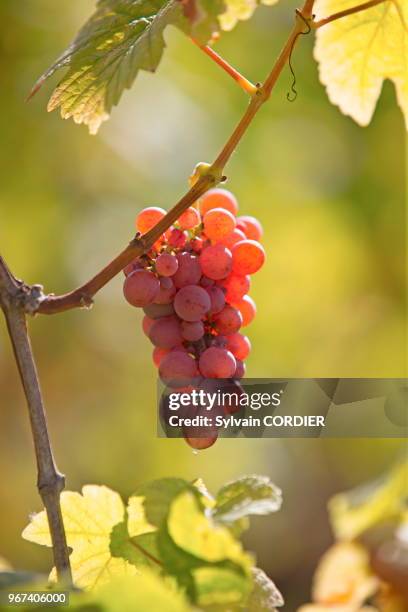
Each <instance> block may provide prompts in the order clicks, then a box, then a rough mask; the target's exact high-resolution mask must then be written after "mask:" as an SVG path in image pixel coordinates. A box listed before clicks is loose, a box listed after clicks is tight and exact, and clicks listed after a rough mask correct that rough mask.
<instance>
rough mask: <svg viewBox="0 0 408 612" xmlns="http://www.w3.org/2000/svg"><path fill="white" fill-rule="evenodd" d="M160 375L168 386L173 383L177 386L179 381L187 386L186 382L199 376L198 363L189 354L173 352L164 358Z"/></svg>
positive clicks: (160, 367) (160, 366)
mask: <svg viewBox="0 0 408 612" xmlns="http://www.w3.org/2000/svg"><path fill="white" fill-rule="evenodd" d="M159 374H160V378H161V379H162V381H163V382H164V383H166V384H169V383H170V382H171V384H172V385H175V386H177V382H178V381H182V382H183V384H185V381H186V380H190V379H192V378H195V377H196V376H197V374H198V370H197V365H196V361H195V359H194V358H193V357H192V356H191V355H189V354H188V353H184V352H181V351H171V352H170V353H168V354H167V355H165V356H164V357H163V358H162V360H161V362H160V365H159Z"/></svg>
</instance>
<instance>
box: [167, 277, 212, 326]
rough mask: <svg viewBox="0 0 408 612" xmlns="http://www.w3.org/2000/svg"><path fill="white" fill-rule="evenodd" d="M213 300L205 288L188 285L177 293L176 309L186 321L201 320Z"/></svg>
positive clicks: (175, 299)
mask: <svg viewBox="0 0 408 612" xmlns="http://www.w3.org/2000/svg"><path fill="white" fill-rule="evenodd" d="M210 307H211V300H210V297H209V295H208V293H207V291H206V290H205V289H203V288H202V287H199V286H198V285H187V286H186V287H182V288H181V289H179V291H178V292H177V293H176V297H175V298H174V309H175V311H176V313H177V314H178V316H179V317H180V319H183V320H184V321H200V320H201V319H203V318H204V316H205V315H206V313H207V312H208V311H209V310H210Z"/></svg>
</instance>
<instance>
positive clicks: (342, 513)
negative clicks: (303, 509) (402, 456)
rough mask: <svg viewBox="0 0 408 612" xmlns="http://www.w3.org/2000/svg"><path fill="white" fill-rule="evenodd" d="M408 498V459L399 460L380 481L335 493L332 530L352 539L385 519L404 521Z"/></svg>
mask: <svg viewBox="0 0 408 612" xmlns="http://www.w3.org/2000/svg"><path fill="white" fill-rule="evenodd" d="M407 499H408V462H406V461H405V462H401V463H399V464H398V465H397V466H396V467H395V468H394V469H393V470H392V471H391V472H390V473H389V474H387V475H386V476H385V477H384V478H382V479H381V480H380V481H378V482H374V483H372V484H371V485H368V486H364V487H359V488H357V489H354V490H352V491H349V492H347V493H339V494H338V495H335V496H334V497H333V498H332V499H331V500H330V502H329V512H330V519H331V524H332V527H333V531H334V533H335V535H336V537H337V538H338V539H343V540H351V539H353V538H357V537H358V536H360V535H361V534H362V533H364V532H365V531H367V530H368V529H371V528H372V527H375V526H376V525H378V524H381V523H384V522H386V521H392V520H394V521H396V522H402V521H403V520H404V513H405V512H406V503H407Z"/></svg>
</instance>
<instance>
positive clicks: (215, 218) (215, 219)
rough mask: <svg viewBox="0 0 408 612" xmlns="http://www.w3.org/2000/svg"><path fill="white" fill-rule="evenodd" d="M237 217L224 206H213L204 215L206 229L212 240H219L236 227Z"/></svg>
mask: <svg viewBox="0 0 408 612" xmlns="http://www.w3.org/2000/svg"><path fill="white" fill-rule="evenodd" d="M235 224H236V221H235V217H234V215H233V214H232V213H230V212H229V211H228V210H224V209H223V208H212V209H211V210H209V211H208V212H207V213H206V214H205V215H204V231H205V234H206V236H208V238H209V239H210V240H211V241H212V242H219V241H220V240H222V239H223V238H225V237H226V236H228V234H231V232H232V231H233V230H234V229H235Z"/></svg>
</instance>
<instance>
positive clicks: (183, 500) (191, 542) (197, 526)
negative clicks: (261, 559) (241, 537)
mask: <svg viewBox="0 0 408 612" xmlns="http://www.w3.org/2000/svg"><path fill="white" fill-rule="evenodd" d="M167 525H168V530H169V535H170V537H171V538H172V540H173V541H174V542H175V544H177V546H179V547H180V548H182V549H183V550H185V551H187V552H188V553H190V554H191V555H194V556H195V557H198V558H199V559H203V560H205V561H209V562H212V563H215V562H219V561H225V560H229V561H233V562H235V563H237V564H239V565H242V567H243V568H248V567H249V566H250V565H251V560H250V558H249V557H248V556H247V555H246V554H245V553H244V552H243V550H242V547H241V544H240V543H239V542H238V541H237V540H235V539H234V537H233V536H232V534H231V533H230V531H229V530H228V529H226V528H225V527H223V526H221V525H217V524H216V523H215V522H214V521H212V520H211V519H210V518H209V517H207V516H206V515H205V514H204V513H203V512H202V509H201V508H200V507H199V505H198V502H197V498H196V497H195V496H194V495H193V494H192V493H191V492H189V491H186V492H184V493H181V494H180V495H179V496H178V497H177V498H176V499H175V501H174V502H173V503H172V505H171V508H170V512H169V518H168V522H167Z"/></svg>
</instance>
